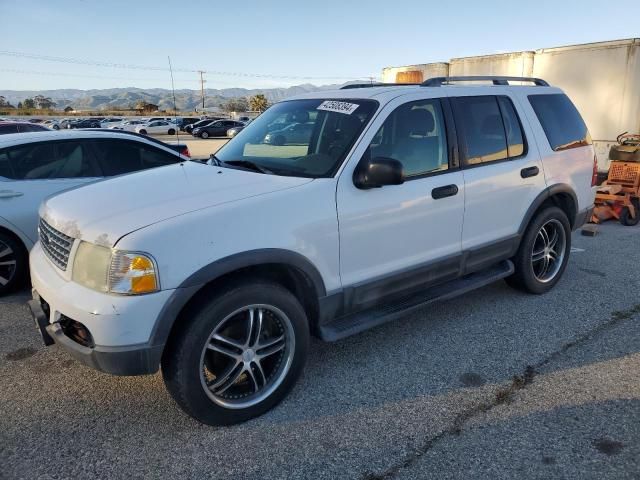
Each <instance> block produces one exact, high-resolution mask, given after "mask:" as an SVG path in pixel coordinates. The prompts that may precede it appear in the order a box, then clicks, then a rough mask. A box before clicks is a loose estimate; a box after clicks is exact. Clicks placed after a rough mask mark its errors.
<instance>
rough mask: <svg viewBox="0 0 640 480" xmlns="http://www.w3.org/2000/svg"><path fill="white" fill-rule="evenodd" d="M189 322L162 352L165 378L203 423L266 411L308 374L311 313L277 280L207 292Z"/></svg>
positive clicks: (223, 421)
mask: <svg viewBox="0 0 640 480" xmlns="http://www.w3.org/2000/svg"><path fill="white" fill-rule="evenodd" d="M252 312H253V313H252ZM260 312H262V313H260ZM183 322H184V323H183V324H182V325H180V326H179V328H178V330H177V331H174V332H173V333H172V338H171V339H170V341H169V344H168V345H167V347H166V350H165V352H164V354H163V358H162V375H163V379H164V382H165V385H166V386H167V389H168V390H169V393H170V394H171V396H172V397H173V398H174V399H175V401H176V402H177V403H178V405H179V406H180V407H181V408H182V409H183V410H184V411H185V412H186V413H187V414H189V415H191V416H192V417H193V418H195V419H196V420H198V421H200V422H202V423H205V424H208V425H229V424H234V423H239V422H244V421H246V420H249V419H250V418H253V417H256V416H258V415H261V414H263V413H265V412H266V411H268V410H270V409H271V408H273V407H274V406H275V405H276V404H278V403H279V402H280V401H281V400H282V399H283V398H284V397H285V396H286V395H287V393H288V392H289V391H290V390H291V388H293V385H294V384H295V382H296V380H297V379H298V377H299V376H300V374H301V373H302V369H303V367H304V363H305V360H306V357H307V352H308V348H309V325H308V321H307V316H306V314H305V312H304V309H303V308H302V306H301V305H300V303H299V302H298V300H297V299H296V298H295V297H294V296H293V294H291V292H289V291H288V290H286V289H285V288H283V287H281V286H279V285H277V284H273V283H266V282H245V283H237V284H235V285H230V286H229V287H227V288H226V289H223V290H222V291H219V292H217V294H216V295H214V296H213V297H211V296H207V297H206V298H205V297H203V298H202V301H201V302H198V304H197V305H196V306H194V307H193V308H191V309H189V311H187V313H186V314H185V315H184V316H183ZM249 325H253V327H251V328H249ZM258 325H259V326H258ZM256 332H258V333H257V334H256ZM276 342H277V343H276ZM276 348H277V350H276ZM268 349H271V350H268ZM272 350H273V351H272ZM269 352H271V353H269Z"/></svg>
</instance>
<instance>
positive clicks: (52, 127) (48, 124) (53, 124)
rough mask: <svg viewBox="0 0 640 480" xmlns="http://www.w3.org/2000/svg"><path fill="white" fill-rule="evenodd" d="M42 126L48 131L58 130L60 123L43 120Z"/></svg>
mask: <svg viewBox="0 0 640 480" xmlns="http://www.w3.org/2000/svg"><path fill="white" fill-rule="evenodd" d="M42 125H43V126H45V127H47V128H48V129H50V130H60V122H58V121H57V120H45V121H44V122H42Z"/></svg>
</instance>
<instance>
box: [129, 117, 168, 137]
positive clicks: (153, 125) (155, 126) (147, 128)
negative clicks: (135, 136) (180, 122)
mask: <svg viewBox="0 0 640 480" xmlns="http://www.w3.org/2000/svg"><path fill="white" fill-rule="evenodd" d="M177 128H178V127H177V126H176V125H175V123H171V122H167V121H166V120H152V121H150V122H149V123H145V124H143V125H138V126H136V128H135V129H134V131H135V132H137V133H141V134H143V135H148V134H151V133H155V134H166V135H175V133H176V129H177Z"/></svg>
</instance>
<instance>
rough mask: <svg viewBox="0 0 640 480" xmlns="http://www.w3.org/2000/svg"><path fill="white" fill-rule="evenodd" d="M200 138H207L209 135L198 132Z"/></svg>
mask: <svg viewBox="0 0 640 480" xmlns="http://www.w3.org/2000/svg"><path fill="white" fill-rule="evenodd" d="M200 138H209V134H208V133H207V132H200Z"/></svg>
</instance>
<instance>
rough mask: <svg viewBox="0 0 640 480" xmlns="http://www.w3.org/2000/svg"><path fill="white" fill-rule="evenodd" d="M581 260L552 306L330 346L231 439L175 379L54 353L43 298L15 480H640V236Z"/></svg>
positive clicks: (20, 334)
mask: <svg viewBox="0 0 640 480" xmlns="http://www.w3.org/2000/svg"><path fill="white" fill-rule="evenodd" d="M197 142H198V147H199V146H200V145H199V144H200V143H201V142H200V141H197ZM203 142H206V143H207V145H209V144H211V145H213V142H214V141H210V140H207V141H203ZM189 148H190V149H191V148H192V147H191V145H189ZM192 153H193V150H192ZM573 243H574V245H573V246H574V252H573V253H572V256H571V260H570V262H569V266H568V269H567V271H566V273H565V276H564V278H563V280H562V281H561V282H560V283H559V285H558V286H557V287H556V288H555V289H554V290H552V291H551V292H550V293H548V294H546V295H544V296H531V295H525V294H522V293H518V292H516V291H514V290H512V289H510V288H508V287H507V286H506V285H505V284H504V283H503V282H499V283H496V284H493V285H490V286H488V287H485V288H483V289H481V290H478V291H474V292H472V293H469V294H466V295H465V296H464V297H461V298H457V299H453V300H450V301H447V302H444V303H438V304H434V305H431V306H428V307H425V308H423V309H421V310H418V311H417V312H415V313H413V314H411V315H410V316H407V317H406V318H403V319H401V320H400V321H396V322H394V323H389V324H386V325H384V326H382V327H378V328H376V329H373V330H371V331H369V332H366V333H364V334H361V335H358V336H355V337H351V338H349V339H346V340H343V341H341V342H338V343H335V344H323V343H320V342H318V341H315V342H314V343H313V344H312V349H311V353H310V358H309V361H308V364H307V368H306V371H305V374H304V376H303V378H302V380H301V381H300V382H299V384H298V385H297V386H296V388H295V389H294V391H293V392H292V394H291V395H290V396H289V397H288V398H286V399H285V401H284V402H283V403H282V404H280V405H279V406H278V407H277V408H275V409H274V410H273V411H271V412H269V413H268V414H266V415H264V416H263V417H261V418H258V419H256V420H253V421H250V422H248V423H245V424H242V425H239V426H233V427H225V428H214V427H207V426H203V425H201V424H199V423H197V422H196V421H195V420H193V419H191V418H190V417H188V416H187V415H186V414H184V413H183V412H182V411H181V410H180V409H179V408H178V407H177V406H176V405H175V404H174V402H173V401H172V399H171V398H170V397H169V395H168V393H167V392H166V390H165V388H164V386H163V384H162V378H161V375H160V374H156V375H154V376H148V377H111V376H108V375H104V374H100V373H98V372H95V371H93V370H90V369H88V368H85V367H83V366H81V365H80V364H78V363H77V362H75V361H74V360H72V359H71V358H70V357H68V356H67V355H66V354H64V353H63V352H61V351H60V350H59V349H58V348H57V347H55V346H53V347H49V348H45V347H43V346H42V344H41V342H40V339H39V337H38V334H37V333H36V331H35V329H34V327H33V324H32V321H31V319H30V317H29V314H28V309H27V307H26V306H25V304H24V302H25V300H26V299H27V298H28V293H27V292H22V293H20V294H17V295H13V296H11V297H5V298H1V299H0V379H1V383H0V384H1V385H2V388H1V389H0V411H1V412H2V416H1V417H0V465H1V469H0V477H2V478H29V479H31V478H122V477H125V476H127V477H132V478H139V477H145V478H159V477H161V476H162V477H172V478H355V479H363V480H364V479H368V480H374V479H383V478H384V479H388V478H394V479H395V478H407V479H409V478H411V479H413V478H492V479H494V478H576V479H578V478H579V479H586V478H593V479H600V478H604V477H607V478H638V472H640V426H639V425H640V382H639V381H638V379H639V376H640V374H639V372H640V329H638V321H639V320H640V300H639V298H638V288H639V287H640V249H639V248H638V246H639V245H640V227H623V226H621V225H619V224H614V223H609V224H606V225H604V226H603V227H601V229H600V233H599V235H598V236H596V237H595V238H590V237H584V236H580V235H579V232H578V233H575V234H574V235H573Z"/></svg>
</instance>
